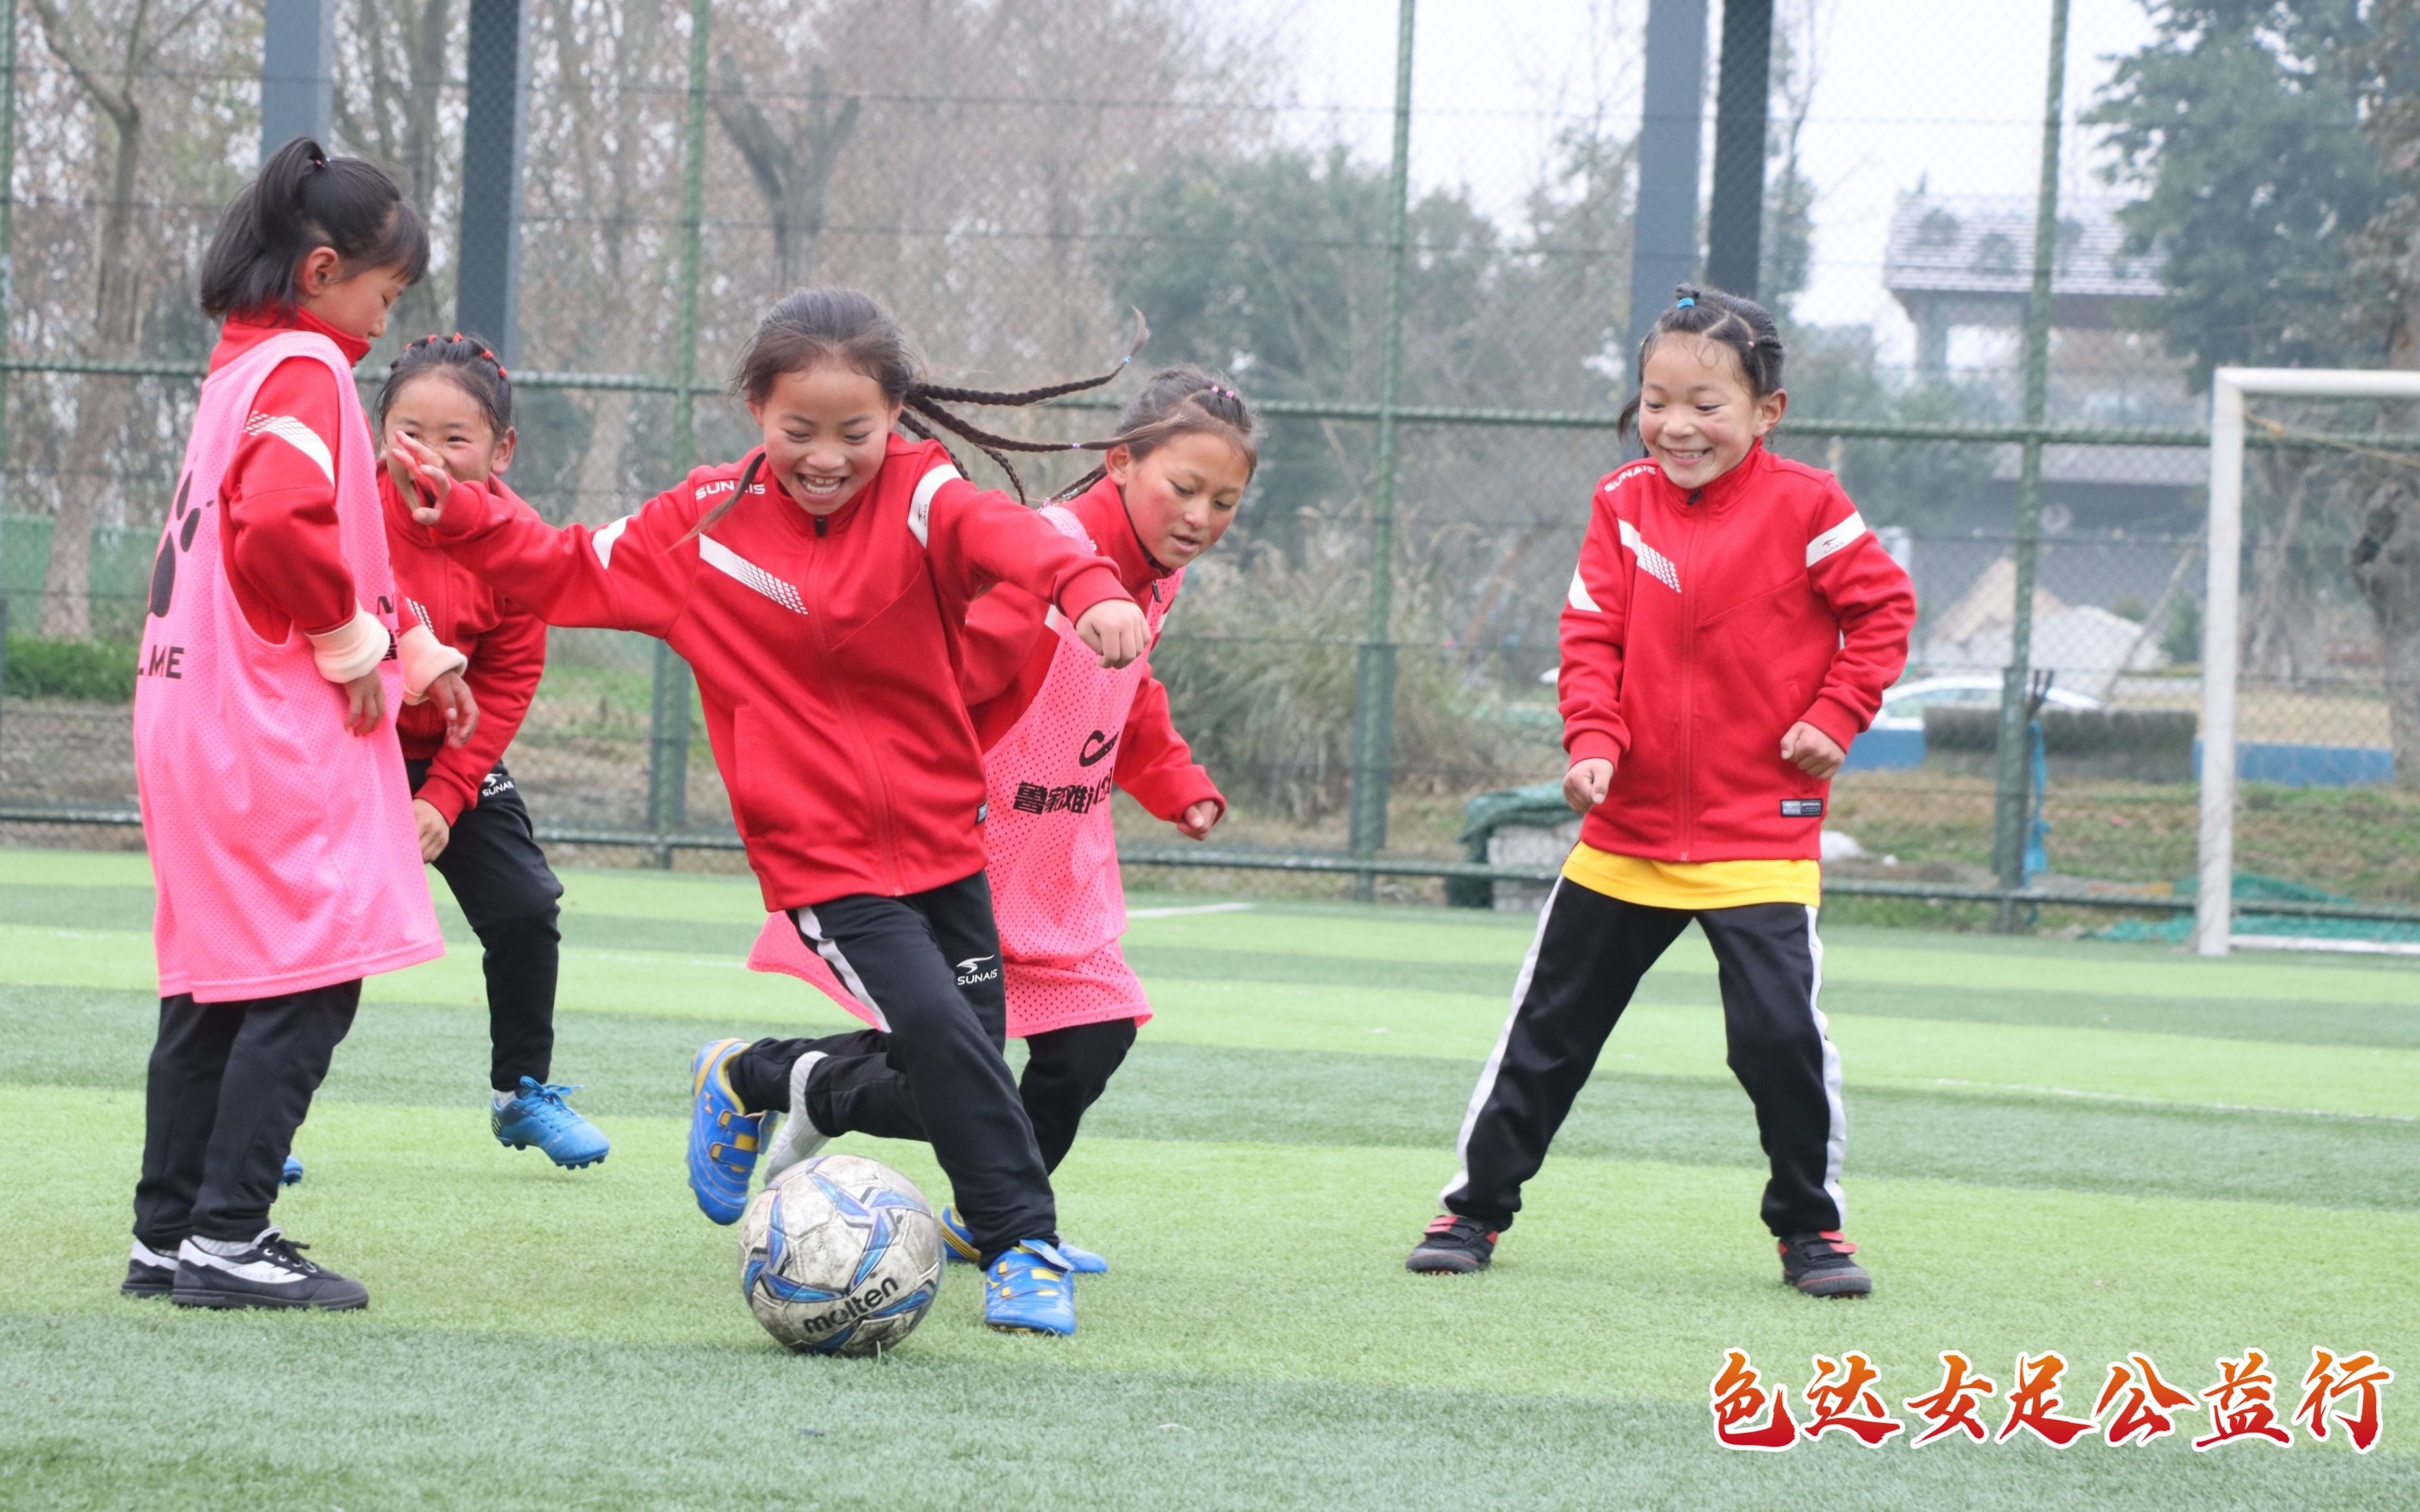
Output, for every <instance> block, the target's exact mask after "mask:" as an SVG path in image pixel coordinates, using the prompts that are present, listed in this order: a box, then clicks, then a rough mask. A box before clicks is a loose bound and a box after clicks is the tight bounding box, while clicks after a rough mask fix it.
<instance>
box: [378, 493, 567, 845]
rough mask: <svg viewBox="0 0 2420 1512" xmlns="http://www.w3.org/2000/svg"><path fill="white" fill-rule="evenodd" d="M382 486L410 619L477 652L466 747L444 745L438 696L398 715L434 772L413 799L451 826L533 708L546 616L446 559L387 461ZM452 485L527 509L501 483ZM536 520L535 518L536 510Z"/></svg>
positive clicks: (477, 506) (475, 504)
mask: <svg viewBox="0 0 2420 1512" xmlns="http://www.w3.org/2000/svg"><path fill="white" fill-rule="evenodd" d="M378 486H379V503H380V506H382V507H383V508H384V509H385V511H386V551H387V556H388V558H389V560H391V561H392V562H393V563H395V585H396V591H397V592H398V593H400V594H402V595H403V602H402V604H401V605H400V606H398V608H399V610H400V617H401V619H402V621H403V624H404V625H405V626H406V627H407V628H409V627H410V626H411V625H413V624H415V623H417V624H421V625H427V626H428V630H429V633H430V634H431V635H434V636H435V637H437V639H438V640H442V641H444V642H445V643H446V644H447V645H449V646H452V647H453V648H454V649H455V650H457V651H458V652H460V653H462V655H464V656H468V657H470V658H471V665H470V667H469V668H468V669H467V670H465V671H464V672H463V673H462V680H463V681H464V682H466V683H469V684H470V685H471V696H472V698H473V699H474V700H476V701H477V702H478V706H479V725H478V728H477V729H475V730H473V731H472V732H471V738H470V740H469V741H468V742H467V743H466V744H464V745H462V746H460V747H453V746H448V745H446V744H445V715H444V713H443V711H442V710H441V709H439V708H438V706H437V705H436V704H435V703H434V702H422V703H407V704H405V705H403V706H402V707H401V708H399V709H397V710H396V717H395V733H396V735H397V736H398V737H400V738H401V740H402V742H403V754H404V757H405V759H406V760H408V761H415V762H427V764H428V775H427V777H425V778H423V779H421V783H420V787H419V789H418V791H416V792H414V793H413V794H412V796H413V797H415V798H423V799H426V800H427V802H428V803H429V805H430V806H431V807H433V808H435V809H436V810H437V811H438V812H439V813H440V814H442V815H443V816H444V818H445V822H446V823H447V824H449V825H450V824H453V823H454V822H455V821H456V820H458V819H459V818H461V816H462V810H465V809H473V808H476V807H477V806H478V802H479V785H480V783H481V782H482V781H484V780H485V779H486V778H487V776H488V773H489V770H490V769H492V768H493V767H494V766H495V764H497V763H498V762H500V761H502V760H504V748H505V747H506V746H509V745H511V744H512V743H513V736H514V735H515V734H517V733H520V727H521V720H522V719H523V718H524V717H527V716H528V714H529V706H530V698H531V696H532V695H534V694H535V693H536V691H537V682H538V678H539V677H540V676H542V675H543V674H544V673H545V671H546V622H545V621H544V620H541V619H539V618H538V617H537V616H536V615H535V614H532V613H531V612H530V611H529V610H527V609H522V608H521V607H520V605H518V604H515V603H513V602H512V601H511V600H510V599H507V598H504V597H503V596H501V595H500V594H497V593H496V591H495V590H494V589H492V588H490V587H489V586H488V585H487V583H485V582H484V581H482V580H481V579H479V577H478V576H477V575H476V574H474V573H473V572H472V571H471V569H470V568H468V567H466V566H464V565H462V563H458V562H456V561H454V560H453V559H452V558H451V557H449V556H448V555H447V554H446V553H445V551H444V550H443V549H442V548H441V547H440V545H439V544H438V539H437V536H436V535H435V534H434V533H433V532H430V531H429V530H428V528H427V526H424V525H417V524H414V523H413V522H412V518H411V505H409V504H407V503H405V502H404V500H403V496H402V495H401V494H399V493H397V492H396V487H395V477H394V475H393V474H392V473H390V472H388V471H387V470H386V469H385V468H384V467H380V469H379V470H378ZM455 488H456V489H457V490H467V491H468V493H469V494H470V495H471V497H470V498H468V499H466V500H464V501H463V507H464V508H465V509H466V510H476V511H477V512H478V513H479V514H481V515H485V514H486V513H487V511H488V509H489V500H488V495H489V492H490V491H492V492H493V493H494V494H495V495H496V496H497V497H498V498H499V499H501V500H502V501H504V505H505V506H506V507H513V508H519V509H528V508H529V506H528V505H527V504H524V503H522V502H521V501H520V500H519V499H517V498H515V497H514V496H513V493H512V490H511V489H509V488H506V487H505V486H504V485H503V484H502V483H500V482H490V483H489V484H476V483H458V484H456V485H455ZM531 517H532V518H535V517H536V516H535V511H533V512H532V515H531Z"/></svg>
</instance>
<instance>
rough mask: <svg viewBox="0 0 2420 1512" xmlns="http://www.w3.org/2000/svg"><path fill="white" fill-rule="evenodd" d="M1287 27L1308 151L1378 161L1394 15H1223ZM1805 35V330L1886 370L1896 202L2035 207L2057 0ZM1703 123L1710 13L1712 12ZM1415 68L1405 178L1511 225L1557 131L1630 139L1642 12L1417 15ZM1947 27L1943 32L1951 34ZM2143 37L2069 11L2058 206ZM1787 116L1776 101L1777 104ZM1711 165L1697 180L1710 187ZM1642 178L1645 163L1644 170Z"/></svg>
mask: <svg viewBox="0 0 2420 1512" xmlns="http://www.w3.org/2000/svg"><path fill="white" fill-rule="evenodd" d="M1233 3H1236V4H1239V5H1241V6H1243V7H1244V8H1246V9H1247V10H1249V11H1254V12H1257V13H1259V14H1263V15H1269V16H1275V17H1279V18H1281V19H1283V20H1284V22H1285V23H1286V24H1287V25H1288V26H1289V27H1290V28H1291V29H1292V34H1293V36H1294V38H1295V48H1294V54H1295V56H1296V57H1297V58H1299V59H1301V60H1302V61H1301V64H1300V68H1299V79H1298V83H1297V87H1298V89H1299V91H1300V98H1301V100H1302V101H1303V103H1304V105H1305V106H1306V107H1308V108H1307V109H1306V110H1304V111H1303V112H1301V113H1300V114H1298V115H1295V116H1293V117H1292V122H1293V126H1294V130H1295V133H1296V134H1297V135H1299V136H1302V137H1305V138H1313V139H1317V138H1325V137H1327V136H1329V135H1331V134H1333V135H1341V136H1342V137H1343V138H1344V139H1345V140H1347V141H1350V142H1352V143H1354V144H1356V145H1357V147H1358V148H1359V150H1361V151H1362V152H1363V153H1365V154H1366V155H1368V156H1369V157H1370V158H1371V159H1372V160H1373V161H1376V162H1384V161H1386V158H1387V154H1388V140H1389V137H1388V133H1389V130H1390V126H1391V121H1390V118H1389V117H1390V113H1391V111H1392V108H1393V101H1394V84H1395V57H1394V48H1395V17H1396V12H1397V8H1398V6H1397V0H1233ZM1707 10H1708V12H1709V31H1710V33H1711V34H1712V37H1710V40H1709V43H1708V47H1707V59H1708V77H1707V85H1706V96H1707V110H1708V112H1709V114H1711V113H1712V110H1713V94H1714V77H1713V74H1714V40H1713V39H1714V38H1718V37H1719V34H1720V26H1721V23H1720V15H1721V0H1708V4H1707ZM1776 10H1777V11H1779V12H1781V13H1782V14H1781V15H1780V16H1778V17H1777V18H1776V31H1778V30H1781V29H1782V28H1783V27H1785V26H1788V25H1789V24H1790V23H1791V20H1792V17H1793V15H1794V16H1795V17H1796V18H1797V19H1798V21H1799V23H1800V24H1799V26H1798V27H1797V28H1795V29H1796V31H1797V35H1798V37H1799V38H1800V39H1802V40H1803V39H1806V38H1807V27H1806V25H1805V19H1806V17H1807V13H1808V12H1809V11H1810V10H1811V12H1812V17H1813V22H1812V45H1811V48H1808V49H1807V51H1808V52H1809V53H1810V54H1811V57H1812V61H1813V65H1814V73H1815V78H1816V87H1815V91H1814V96H1813V100H1812V104H1811V109H1810V112H1809V115H1808V119H1807V129H1806V132H1805V134H1804V136H1803V138H1802V148H1801V151H1802V159H1803V162H1804V165H1805V167H1806V170H1807V174H1808V177H1810V178H1811V179H1812V180H1813V181H1814V183H1815V185H1816V187H1817V192H1818V197H1817V201H1816V209H1815V226H1816V244H1815V262H1816V266H1815V270H1814V275H1813V278H1812V280H1811V283H1810V286H1809V287H1808V290H1807V294H1806V296H1805V297H1804V298H1803V299H1802V300H1801V301H1800V305H1799V309H1800V313H1801V315H1802V316H1803V317H1805V318H1807V319H1811V320H1818V321H1824V322H1865V321H1870V322H1872V323H1874V324H1875V326H1876V327H1877V329H1878V330H1879V331H1880V332H1882V334H1883V336H1884V338H1885V353H1886V355H1888V356H1896V357H1897V358H1898V359H1899V360H1902V361H1903V360H1905V356H1906V347H1907V344H1908V342H1909V340H1910V338H1911V335H1912V332H1910V330H1909V328H1908V326H1907V324H1906V322H1905V321H1904V319H1902V318H1901V317H1900V314H1899V311H1898V307H1897V305H1896V304H1895V303H1894V302H1893V301H1892V300H1891V299H1890V297H1889V295H1888V294H1886V293H1885V292H1884V290H1883V287H1882V255H1883V240H1884V235H1885V230H1886V228H1887V226H1888V224H1889V220H1890V213H1891V208H1892V204H1893V201H1894V199H1895V197H1896V196H1897V195H1898V194H1899V193H1902V192H1904V191H1907V190H1912V189H1914V188H1915V187H1916V184H1917V183H1918V182H1919V181H1920V180H1921V181H1926V182H1929V184H1930V185H1931V188H1932V189H1934V190H1935V191H1939V192H1948V193H2007V194H2023V195H2030V194H2031V193H2033V192H2034V187H2035V183H2036V180H2037V177H2038V174H2039V172H2040V167H2039V164H2040V140H2041V112H2042V101H2043V89H2044V84H2045V80H2044V76H2043V58H2044V54H2045V53H2046V51H2047V47H2048V42H2049V38H2050V4H2049V0H2003V3H2001V4H1997V5H1993V6H1989V7H1986V6H1980V5H1965V4H1950V5H1945V4H1943V3H1941V0H1779V3H1778V4H1777V5H1776ZM1645 16H1646V0H1421V3H1420V5H1419V50H1418V52H1417V54H1415V58H1414V69H1413V85H1412V102H1413V110H1414V117H1413V123H1412V175H1413V182H1414V185H1415V187H1416V189H1418V188H1426V187H1434V186H1437V185H1463V186H1466V187H1467V188H1468V189H1469V190H1470V191H1471V192H1472V193H1473V195H1474V196H1475V197H1476V199H1477V200H1478V202H1479V203H1480V204H1481V206H1482V207H1483V208H1486V209H1487V210H1489V211H1490V212H1491V213H1493V214H1495V215H1497V217H1498V218H1500V219H1506V220H1511V219H1512V218H1514V217H1516V216H1517V215H1518V213H1519V211H1520V208H1521V200H1522V196H1523V194H1524V193H1526V192H1527V190H1528V187H1529V186H1530V185H1531V184H1533V183H1534V182H1536V180H1537V177H1538V174H1539V169H1540V166H1541V164H1542V163H1543V162H1545V161H1546V160H1547V158H1548V156H1549V154H1550V150H1551V147H1552V143H1553V138H1554V132H1555V131H1556V129H1557V128H1558V127H1559V125H1560V124H1562V123H1563V121H1565V120H1567V119H1569V118H1570V116H1573V115H1580V116H1585V115H1586V114H1588V113H1589V112H1590V109H1591V108H1592V106H1593V105H1594V103H1595V102H1596V101H1598V100H1604V101H1606V103H1607V106H1608V111H1609V114H1610V115H1612V116H1614V117H1615V118H1616V119H1618V120H1620V121H1621V122H1623V123H1624V125H1623V131H1624V134H1627V132H1628V131H1630V130H1632V129H1635V126H1636V122H1637V113H1638V103H1637V91H1638V79H1639V56H1638V50H1639V46H1640V32H1641V27H1642V24H1643V23H1644V20H1645ZM1953 18H1954V19H1953ZM2149 36H2150V25H2149V22H2148V21H2147V20H2146V19H2145V16H2144V12H2143V8H2142V6H2141V4H2140V3H2139V0H2071V16H2070V21H2069V46H2068V78H2067V108H2068V112H2069V122H2070V130H2069V132H2068V143H2067V147H2066V150H2065V151H2064V152H2063V153H2062V155H2061V156H2062V159H2063V164H2062V178H2063V181H2062V185H2061V193H2069V194H2071V193H2107V190H2106V189H2105V188H2104V187H2103V186H2102V184H2101V183H2100V181H2099V179H2098V177H2096V176H2095V175H2094V174H2093V172H2092V170H2093V169H2094V168H2096V167H2097V166H2098V164H2099V159H2098V157H2097V156H2096V154H2095V153H2094V151H2093V148H2092V147H2091V144H2090V143H2088V142H2083V141H2079V140H2077V138H2076V135H2075V132H2074V130H2073V116H2074V115H2075V113H2076V112H2077V111H2078V110H2080V109H2083V108H2088V106H2089V104H2090V102H2091V100H2092V98H2093V96H2094V95H2095V93H2097V91H2098V90H2099V88H2100V86H2101V85H2102V83H2103V82H2104V81H2105V80H2106V79H2107V77H2108V74H2109V67H2110V65H2109V59H2110V58H2111V56H2112V55H2114V54H2122V53H2124V52H2128V51H2131V50H2132V49H2133V48H2135V47H2138V46H2140V45H2141V44H2142V43H2143V42H2144V41H2145V40H2147V39H2149ZM1779 108H1780V105H1779V102H1778V101H1776V110H1778V109H1779ZM1711 157H1712V154H1711V151H1710V150H1709V151H1707V152H1706V153H1705V154H1704V158H1705V161H1704V162H1701V164H1700V167H1701V171H1704V172H1711V168H1712V162H1711ZM1646 169H1647V171H1649V172H1653V171H1654V164H1652V163H1650V164H1647V165H1646Z"/></svg>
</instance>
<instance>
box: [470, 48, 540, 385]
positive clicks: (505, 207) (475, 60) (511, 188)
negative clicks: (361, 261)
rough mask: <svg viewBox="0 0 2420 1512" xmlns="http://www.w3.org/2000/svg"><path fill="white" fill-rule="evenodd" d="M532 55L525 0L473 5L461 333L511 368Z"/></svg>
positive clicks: (516, 350) (517, 357)
mask: <svg viewBox="0 0 2420 1512" xmlns="http://www.w3.org/2000/svg"><path fill="white" fill-rule="evenodd" d="M529 51H530V50H529V11H528V8H526V7H525V6H523V5H522V4H521V0H471V21H470V44H469V49H468V54H469V56H468V61H467V63H466V65H465V69H464V72H465V75H466V78H467V82H468V85H469V89H468V93H469V102H468V104H467V105H465V107H464V109H463V112H462V218H461V224H460V225H459V227H458V233H457V240H456V244H457V245H458V247H459V248H460V253H459V255H458V258H457V261H456V267H455V285H454V329H455V330H457V331H466V332H474V333H476V334H478V335H481V336H484V337H486V338H487V339H488V341H489V343H490V344H491V345H493V346H494V347H495V349H496V351H497V353H498V355H500V356H502V357H503V358H504V363H505V365H506V366H508V367H519V366H520V361H521V354H520V283H521V278H520V273H521V150H522V142H523V139H524V132H523V130H522V128H523V125H524V123H525V118H526V116H527V115H528V111H529Z"/></svg>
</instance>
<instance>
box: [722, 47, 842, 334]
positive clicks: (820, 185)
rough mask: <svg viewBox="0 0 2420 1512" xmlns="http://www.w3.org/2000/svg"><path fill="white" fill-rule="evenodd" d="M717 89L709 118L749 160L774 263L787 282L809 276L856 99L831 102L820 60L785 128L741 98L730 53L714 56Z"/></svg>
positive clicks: (828, 79)
mask: <svg viewBox="0 0 2420 1512" xmlns="http://www.w3.org/2000/svg"><path fill="white" fill-rule="evenodd" d="M719 61H720V64H721V74H722V87H721V89H719V90H717V91H716V92H715V96H714V118H715V119H716V120H718V121H720V122H721V125H722V131H723V134H724V135H726V136H728V137H730V138H731V145H732V146H733V147H737V149H738V150H739V156H740V160H741V161H742V162H746V163H747V164H748V174H749V177H752V178H753V179H754V180H755V181H756V192H757V193H760V194H762V195H763V196H764V197H765V209H766V213H767V214H768V215H770V216H771V217H772V221H773V264H774V267H775V269H776V270H777V274H778V277H779V279H780V281H781V283H782V284H783V285H785V286H788V285H799V284H803V283H806V282H808V281H809V280H811V279H813V278H814V276H815V264H816V255H817V252H818V250H819V248H820V245H821V242H822V239H823V233H824V191H825V189H826V188H827V187H828V186H829V185H830V183H831V176H832V170H833V169H834V168H836V167H838V166H839V165H840V155H841V149H842V148H844V147H847V146H848V139H849V135H850V133H851V132H853V131H856V130H857V116H858V107H859V103H860V102H859V100H858V99H857V97H856V96H854V95H851V96H849V97H847V98H846V99H844V100H841V101H840V102H839V103H838V104H837V105H835V104H834V103H833V101H832V88H831V76H830V74H829V73H827V72H826V71H825V69H824V66H823V65H822V64H820V63H816V64H813V65H811V66H810V67H809V68H808V69H807V94H806V100H805V102H804V104H803V105H802V106H801V107H800V108H799V109H796V110H793V111H790V112H787V113H786V114H787V115H788V116H789V117H790V120H789V122H788V126H787V129H786V130H784V129H783V127H781V126H777V125H775V124H774V121H773V118H772V117H771V116H768V114H767V113H766V112H765V110H764V108H763V107H762V106H760V105H759V104H758V103H757V102H756V101H755V100H752V99H750V98H749V97H748V95H747V92H746V90H747V85H746V84H745V83H744V81H743V80H742V78H741V76H740V72H739V64H738V62H737V60H736V59H734V58H733V57H732V55H731V54H729V53H724V54H722V55H721V59H720V60H719Z"/></svg>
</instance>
